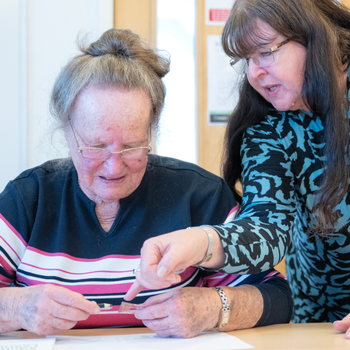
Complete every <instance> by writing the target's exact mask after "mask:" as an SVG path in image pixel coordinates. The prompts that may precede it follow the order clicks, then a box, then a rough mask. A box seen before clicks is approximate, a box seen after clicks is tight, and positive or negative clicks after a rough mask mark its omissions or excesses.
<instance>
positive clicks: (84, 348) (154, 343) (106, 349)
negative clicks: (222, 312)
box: [54, 332, 253, 350]
mask: <svg viewBox="0 0 350 350" xmlns="http://www.w3.org/2000/svg"><path fill="white" fill-rule="evenodd" d="M55 338H56V344H55V348H54V349H55V350H59V349H62V350H96V349H103V350H115V349H118V350H119V349H120V350H121V349H127V350H139V349H141V350H158V349H159V350H160V349H161V350H164V349H166V350H182V349H184V350H197V349H198V350H199V349H200V350H213V349H222V350H226V349H227V350H233V349H252V348H253V346H251V345H249V344H247V343H245V342H243V341H242V340H240V339H238V338H236V337H234V336H231V335H228V334H225V333H221V332H203V333H201V334H199V335H198V336H196V337H194V338H190V339H184V338H177V337H171V338H163V337H158V336H157V335H156V334H155V333H145V334H131V335H118V336H101V337H69V336H55Z"/></svg>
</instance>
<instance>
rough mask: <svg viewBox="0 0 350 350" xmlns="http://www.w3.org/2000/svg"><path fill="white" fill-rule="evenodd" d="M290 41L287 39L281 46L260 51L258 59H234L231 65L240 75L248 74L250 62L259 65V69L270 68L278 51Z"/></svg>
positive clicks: (257, 54)
mask: <svg viewBox="0 0 350 350" xmlns="http://www.w3.org/2000/svg"><path fill="white" fill-rule="evenodd" d="M289 41H290V39H286V40H284V41H282V42H281V43H279V44H276V45H274V46H272V47H269V48H268V49H267V50H265V51H263V50H262V51H260V52H259V51H258V52H257V53H256V55H255V56H258V57H252V56H251V57H247V58H239V57H234V58H232V59H231V60H230V65H231V67H233V69H234V70H235V71H236V72H237V73H239V74H244V73H246V71H247V68H248V66H249V62H250V61H253V62H254V64H255V65H257V66H258V67H267V66H270V65H271V64H273V63H274V62H275V55H274V52H275V51H276V50H278V49H279V48H280V47H281V46H283V45H285V44H287V43H288V42H289Z"/></svg>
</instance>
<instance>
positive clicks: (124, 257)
mask: <svg viewBox="0 0 350 350" xmlns="http://www.w3.org/2000/svg"><path fill="white" fill-rule="evenodd" d="M27 249H28V250H31V251H32V252H35V253H38V254H40V255H44V256H61V257H65V258H68V259H71V260H74V261H81V262H89V261H90V262H92V261H102V260H105V259H140V257H141V255H106V256H103V257H102V258H97V259H82V258H76V257H74V256H72V255H68V254H66V253H48V252H44V251H42V250H40V249H37V248H34V247H30V246H28V247H27Z"/></svg>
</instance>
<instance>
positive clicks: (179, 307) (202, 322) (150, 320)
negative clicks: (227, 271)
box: [135, 287, 221, 338]
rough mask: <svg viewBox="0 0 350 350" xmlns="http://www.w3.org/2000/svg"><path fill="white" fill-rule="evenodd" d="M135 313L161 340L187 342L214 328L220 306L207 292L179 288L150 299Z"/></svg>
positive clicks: (214, 296) (211, 292)
mask: <svg viewBox="0 0 350 350" xmlns="http://www.w3.org/2000/svg"><path fill="white" fill-rule="evenodd" d="M140 307H141V308H140V309H138V310H137V311H136V313H135V317H136V318H138V319H140V320H142V322H143V323H144V325H145V326H146V327H148V328H150V329H152V330H154V331H155V332H156V333H157V335H159V336H162V337H169V336H179V337H184V338H191V337H194V336H196V335H197V334H199V333H201V332H202V331H203V330H205V329H210V328H213V327H215V326H216V325H217V323H218V319H219V313H220V309H221V302H220V299H219V298H218V296H217V292H215V291H214V290H213V289H211V288H197V287H189V288H181V289H177V290H173V291H170V292H168V293H164V294H160V295H157V296H154V297H151V298H149V299H147V300H146V302H145V303H143V304H142V305H141V306H140Z"/></svg>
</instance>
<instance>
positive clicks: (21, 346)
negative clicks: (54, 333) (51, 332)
mask: <svg viewBox="0 0 350 350" xmlns="http://www.w3.org/2000/svg"><path fill="white" fill-rule="evenodd" d="M2 339H3V338H0V350H52V349H53V348H54V344H55V338H47V339H45V338H42V339H14V340H7V339H5V340H2Z"/></svg>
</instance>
